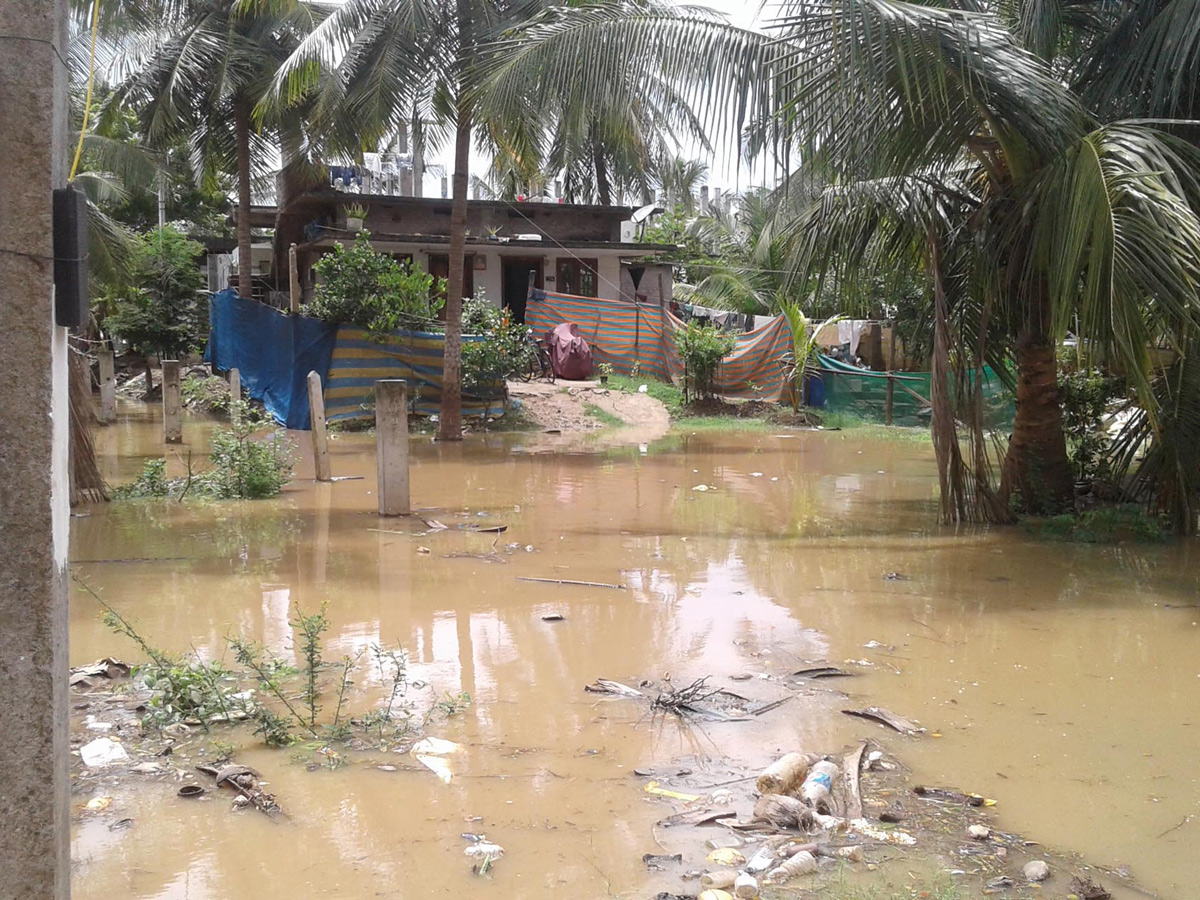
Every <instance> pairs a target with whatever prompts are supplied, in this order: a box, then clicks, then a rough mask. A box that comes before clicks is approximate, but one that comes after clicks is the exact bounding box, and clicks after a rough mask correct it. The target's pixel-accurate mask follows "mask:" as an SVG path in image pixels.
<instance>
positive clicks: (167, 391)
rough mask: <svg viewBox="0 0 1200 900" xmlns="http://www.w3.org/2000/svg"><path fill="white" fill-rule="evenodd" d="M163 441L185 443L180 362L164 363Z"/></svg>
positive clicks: (170, 360)
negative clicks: (180, 396)
mask: <svg viewBox="0 0 1200 900" xmlns="http://www.w3.org/2000/svg"><path fill="white" fill-rule="evenodd" d="M162 402H163V440H164V441H166V442H167V443H168V444H182V443H183V409H182V406H181V403H180V399H179V360H177V359H164V360H163V361H162Z"/></svg>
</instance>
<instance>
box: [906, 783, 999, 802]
mask: <svg viewBox="0 0 1200 900" xmlns="http://www.w3.org/2000/svg"><path fill="white" fill-rule="evenodd" d="M913 793H914V794H916V795H917V796H918V797H924V798H925V799H927V800H947V801H949V802H951V803H963V804H965V805H967V806H995V805H996V801H995V800H989V799H988V798H987V797H981V796H980V795H979V794H964V793H963V792H962V791H950V790H946V789H944V788H931V787H925V786H924V785H920V784H918V785H917V786H916V787H914V788H913Z"/></svg>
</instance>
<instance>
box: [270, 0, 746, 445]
mask: <svg viewBox="0 0 1200 900" xmlns="http://www.w3.org/2000/svg"><path fill="white" fill-rule="evenodd" d="M768 46H769V42H768V41H767V40H766V39H765V38H764V37H763V36H762V35H756V34H751V33H748V32H744V31H741V30H739V29H735V28H732V27H730V26H728V25H726V24H724V23H722V22H720V21H718V20H716V19H715V18H714V17H713V16H712V15H710V14H692V13H686V12H681V11H679V10H678V9H676V8H675V7H674V6H671V5H669V4H666V3H663V2H661V0H640V2H639V0H598V2H595V3H592V4H586V5H579V6H575V5H568V6H554V5H552V4H550V3H548V2H544V0H508V2H501V0H455V2H453V3H446V2H437V0H347V2H346V3H345V4H343V5H342V6H341V7H339V8H338V9H337V10H336V11H334V12H333V13H332V14H331V15H330V16H329V17H328V18H327V19H326V20H325V21H324V22H323V23H322V24H321V25H319V26H318V27H317V28H316V29H315V30H314V31H313V33H312V34H311V35H310V36H309V37H308V38H307V39H306V40H304V41H303V43H301V44H300V46H299V47H298V48H297V49H296V51H295V52H294V53H293V54H292V56H291V58H290V59H289V60H288V61H287V62H286V63H285V64H284V65H283V67H282V68H281V69H280V71H279V74H278V75H277V77H276V79H275V89H276V95H277V97H278V99H279V101H280V102H281V104H282V105H283V106H287V105H289V104H294V103H297V102H305V103H309V104H310V105H311V108H312V109H313V113H314V116H316V118H317V120H318V121H320V120H322V119H323V118H328V117H330V116H332V115H334V114H336V113H337V112H338V111H340V110H345V109H350V110H353V112H354V113H355V115H356V117H357V119H358V123H359V125H360V128H361V132H360V134H361V139H362V141H363V142H364V144H367V145H370V144H372V143H374V142H375V141H377V140H379V139H380V138H381V137H383V136H384V135H386V134H387V133H389V131H390V130H392V129H394V126H395V123H396V121H397V120H398V118H399V117H401V116H403V115H404V114H405V111H406V110H408V109H411V108H412V107H413V106H414V105H428V106H430V107H432V108H433V109H434V110H435V111H436V113H437V115H438V116H439V117H440V118H441V120H442V121H444V122H447V123H453V127H454V176H453V202H452V205H451V215H450V247H449V256H450V261H449V263H450V266H449V268H450V271H449V278H448V281H449V285H448V289H447V301H446V338H445V356H444V369H443V371H444V378H443V390H442V405H441V417H440V421H439V426H438V437H439V439H440V440H460V439H461V437H462V406H461V390H462V381H461V333H462V329H461V325H462V323H461V317H462V292H463V260H464V250H465V246H466V215H467V180H468V163H469V159H470V150H471V141H472V135H473V133H474V132H475V131H476V130H477V129H478V130H479V131H480V132H482V133H486V134H487V135H488V138H489V139H490V140H491V141H492V142H493V143H494V144H497V145H500V146H503V147H505V148H506V149H507V150H508V152H510V153H511V154H512V155H513V156H514V157H515V158H517V159H521V158H523V157H530V158H538V159H544V158H545V149H544V146H543V144H544V142H545V140H546V137H547V136H548V135H553V134H555V133H556V132H557V133H558V134H559V135H560V136H561V137H562V141H563V142H564V143H565V144H566V145H567V146H570V147H576V148H580V147H591V148H592V149H593V150H594V149H595V147H596V146H601V147H603V146H606V143H611V134H606V133H605V129H606V128H608V127H609V123H616V122H628V109H629V107H630V105H631V104H632V103H634V102H635V101H636V100H637V99H638V98H642V99H643V100H646V102H649V103H651V104H653V105H654V107H656V108H659V109H666V108H668V107H670V106H671V105H674V106H673V107H671V108H675V107H678V106H683V105H686V107H687V109H688V110H689V111H691V110H693V109H694V107H695V105H696V102H697V101H699V102H700V105H707V106H708V107H710V108H712V109H714V110H716V109H718V108H720V107H722V106H723V103H724V99H725V97H726V96H727V95H721V96H719V95H718V94H717V93H715V92H711V91H707V89H702V88H703V86H704V85H707V83H708V80H707V79H706V78H705V77H704V73H705V66H706V63H707V62H708V59H707V57H706V54H712V53H714V52H719V53H721V54H723V58H725V59H727V60H737V61H742V60H757V59H758V57H759V56H761V55H762V54H763V53H764V48H766V47H768ZM759 68H760V67H758V66H755V67H754V70H755V71H758V69H759ZM726 71H727V73H728V74H729V76H730V79H729V80H730V82H731V83H734V84H741V83H742V82H743V81H744V75H745V73H743V72H742V71H740V69H727V70H726ZM732 118H737V116H733V117H732ZM739 127H740V121H739V122H734V123H733V124H732V125H729V126H727V128H728V130H729V131H730V133H736V132H737V130H738V128H739ZM589 134H590V135H591V142H590V143H589V139H588V136H589ZM597 139H598V143H597ZM570 158H572V159H577V158H578V154H577V153H576V152H574V151H572V152H571V154H570ZM599 171H600V170H599V169H598V172H599ZM600 177H601V178H603V176H602V175H601V176H600Z"/></svg>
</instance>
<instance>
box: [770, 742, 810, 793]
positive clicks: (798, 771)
mask: <svg viewBox="0 0 1200 900" xmlns="http://www.w3.org/2000/svg"><path fill="white" fill-rule="evenodd" d="M816 761H817V758H816V757H810V756H809V755H808V754H805V753H796V752H793V753H788V754H786V755H785V756H781V757H780V758H779V759H777V760H775V762H773V763H771V765H769V766H767V767H766V768H765V769H763V771H762V774H761V775H759V776H758V780H757V781H756V782H755V787H757V788H758V792H759V793H760V794H762V795H764V796H765V795H767V794H786V793H787V792H788V791H790V790H791V789H792V788H793V787H794V786H795V785H797V784H800V783H802V782H803V781H804V776H805V775H807V774H808V767H809V766H810V765H811V764H812V763H814V762H816Z"/></svg>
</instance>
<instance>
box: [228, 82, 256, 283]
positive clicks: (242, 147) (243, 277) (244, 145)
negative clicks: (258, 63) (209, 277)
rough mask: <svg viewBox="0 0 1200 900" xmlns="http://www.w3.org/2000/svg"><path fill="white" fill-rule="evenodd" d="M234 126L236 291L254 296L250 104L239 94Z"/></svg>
mask: <svg viewBox="0 0 1200 900" xmlns="http://www.w3.org/2000/svg"><path fill="white" fill-rule="evenodd" d="M233 127H234V134H235V138H236V141H237V167H238V171H237V180H238V220H237V242H238V276H237V284H238V293H239V294H241V295H242V296H243V297H250V296H252V295H253V291H252V288H251V280H252V278H253V276H252V275H251V271H252V269H253V260H252V259H251V253H252V251H251V248H250V103H249V101H247V100H245V99H243V98H241V97H239V98H238V99H236V100H234V102H233Z"/></svg>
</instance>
